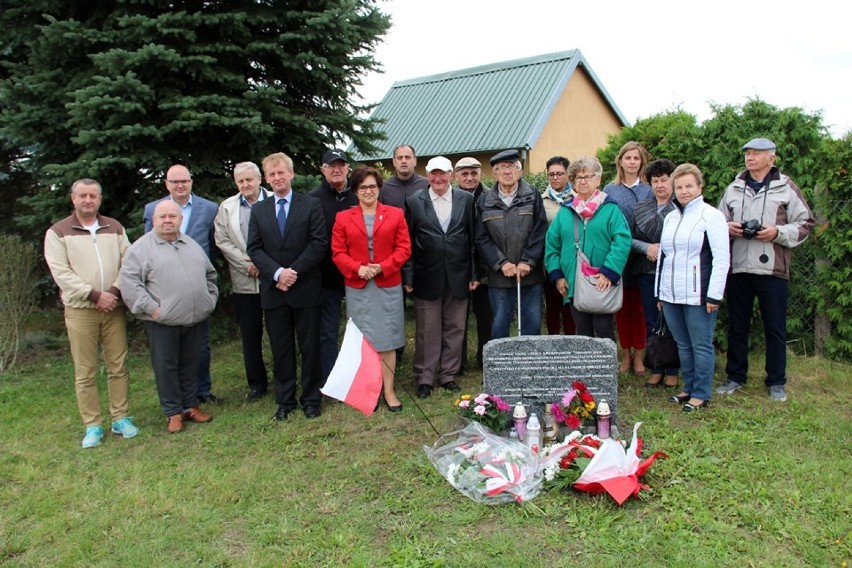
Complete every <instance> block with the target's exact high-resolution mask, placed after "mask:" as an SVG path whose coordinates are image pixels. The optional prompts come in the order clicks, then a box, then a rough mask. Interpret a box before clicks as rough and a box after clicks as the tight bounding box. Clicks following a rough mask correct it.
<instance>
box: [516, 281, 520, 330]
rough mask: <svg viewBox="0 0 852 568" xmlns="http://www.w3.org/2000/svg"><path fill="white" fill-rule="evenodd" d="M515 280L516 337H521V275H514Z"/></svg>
mask: <svg viewBox="0 0 852 568" xmlns="http://www.w3.org/2000/svg"><path fill="white" fill-rule="evenodd" d="M515 280H517V282H518V337H520V335H521V274H520V273H516V274H515Z"/></svg>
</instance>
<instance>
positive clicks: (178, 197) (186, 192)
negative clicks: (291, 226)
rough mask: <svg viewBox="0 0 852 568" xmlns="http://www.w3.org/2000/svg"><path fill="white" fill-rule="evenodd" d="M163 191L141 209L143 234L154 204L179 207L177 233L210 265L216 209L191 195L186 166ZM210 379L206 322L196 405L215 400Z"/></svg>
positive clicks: (169, 177) (169, 176)
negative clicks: (166, 202) (193, 244)
mask: <svg viewBox="0 0 852 568" xmlns="http://www.w3.org/2000/svg"><path fill="white" fill-rule="evenodd" d="M166 190H167V191H168V192H169V195H167V196H166V197H163V198H162V199H157V200H156V201H152V202H150V203H148V204H147V205H146V206H145V214H144V217H143V221H144V223H145V232H146V233H148V232H150V231H151V229H152V228H153V227H154V224H153V218H154V209H155V208H156V207H157V204H158V203H160V202H161V201H164V200H166V199H168V200H171V201H174V202H175V203H177V204H178V206H179V207H180V212H181V215H183V222H182V223H181V226H180V232H181V233H182V234H184V235H187V236H189V237H190V238H191V239H192V240H194V241H195V242H196V243H198V244H199V245H200V246H201V248H202V249H203V250H204V252H205V253H207V258H209V259H210V262H211V263H212V262H213V259H214V257H213V252H214V251H215V248H214V247H212V244H213V242H214V240H213V238H214V237H213V224H214V221H215V220H216V213H218V211H219V206H218V205H216V204H215V203H213V202H212V201H210V200H207V199H204V198H203V197H199V196H198V195H196V194H194V193H193V192H192V175H191V174H190V173H189V170H188V169H187V168H186V166H183V165H181V164H175V165H173V166H172V167H170V168H169V169H168V171H167V172H166ZM212 385H213V379H212V377H211V376H210V320H209V319H206V320H204V322H203V323H202V325H201V360H200V361H199V363H198V401H199V402H202V403H204V402H217V401H218V400H219V399H218V397H217V396H216V395H214V394H213V391H212Z"/></svg>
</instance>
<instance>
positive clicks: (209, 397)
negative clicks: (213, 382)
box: [198, 392, 222, 404]
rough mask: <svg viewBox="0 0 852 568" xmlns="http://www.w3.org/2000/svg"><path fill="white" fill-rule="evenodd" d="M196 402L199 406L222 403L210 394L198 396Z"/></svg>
mask: <svg viewBox="0 0 852 568" xmlns="http://www.w3.org/2000/svg"><path fill="white" fill-rule="evenodd" d="M198 402H199V403H200V404H205V403H209V404H216V403H217V402H222V399H221V398H219V397H218V396H216V395H215V394H213V393H212V392H211V393H207V394H200V395H198Z"/></svg>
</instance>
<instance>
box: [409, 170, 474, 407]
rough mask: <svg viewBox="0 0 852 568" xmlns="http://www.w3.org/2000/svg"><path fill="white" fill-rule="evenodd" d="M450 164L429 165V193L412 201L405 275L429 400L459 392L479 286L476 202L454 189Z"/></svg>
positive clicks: (418, 372) (418, 368) (417, 373)
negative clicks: (439, 392)
mask: <svg viewBox="0 0 852 568" xmlns="http://www.w3.org/2000/svg"><path fill="white" fill-rule="evenodd" d="M452 172H453V166H452V164H451V163H450V161H449V160H448V159H447V158H445V157H443V156H438V157H436V158H432V159H431V160H429V163H428V164H426V175H427V178H428V179H429V187H428V188H426V189H423V190H420V191H418V192H417V193H415V194H414V195H412V196H410V197H408V198H407V199H406V203H405V211H406V220H407V221H408V228H409V231H410V232H411V259H410V260H409V262H408V263H407V264H406V268H405V270H404V272H403V280H404V287H405V290H406V291H407V292H408V293H409V294H411V295H412V296H413V297H414V313H415V318H416V320H415V321H416V323H415V340H414V365H413V371H414V380H415V382H416V384H417V395H418V396H419V397H420V398H426V397H428V396H430V395H431V394H432V389H433V388H434V386H435V384H436V379H437V383H438V384H440V385H441V387H443V388H445V389H447V390H450V391H458V390H459V387H458V385H457V384H456V382H455V376H456V374H457V373H458V371H459V368H460V367H461V362H462V352H461V350H462V342H463V340H464V335H465V329H464V326H465V319H466V315H467V301H468V296H469V294H470V292H471V291H472V290H475V289H476V288H477V286H478V285H479V278H478V276H477V275H476V271H475V264H474V262H475V261H474V240H473V236H474V227H473V223H474V215H473V196H472V195H471V194H470V193H468V192H466V191H462V190H459V189H453V188H452V187H451V186H450V181H451V180H452V177H453V173H452Z"/></svg>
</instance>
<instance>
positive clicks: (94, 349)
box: [65, 306, 130, 427]
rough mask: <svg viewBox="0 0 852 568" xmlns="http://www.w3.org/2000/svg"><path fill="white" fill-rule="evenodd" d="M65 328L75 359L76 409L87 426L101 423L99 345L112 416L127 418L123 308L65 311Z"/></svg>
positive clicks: (127, 385)
mask: <svg viewBox="0 0 852 568" xmlns="http://www.w3.org/2000/svg"><path fill="white" fill-rule="evenodd" d="M65 327H66V328H67V330H68V342H69V343H70V344H71V358H72V359H74V388H75V390H76V392H77V406H78V408H79V409H80V417H81V418H82V419H83V424H84V425H86V427H89V426H98V425H100V424H101V401H100V395H99V394H98V381H97V376H98V345H101V346H102V347H103V353H104V364H105V366H106V372H107V390H108V392H109V413H110V415H111V416H112V419H113V421H116V420H121V419H122V418H124V417H125V416H127V393H128V390H129V388H130V375H129V374H128V372H127V365H126V362H125V361H126V359H127V320H126V317H125V310H124V308H123V307H118V308H116V309H115V310H113V311H112V312H109V313H105V312H101V311H98V310H96V309H94V308H69V307H67V306H66V308H65Z"/></svg>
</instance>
